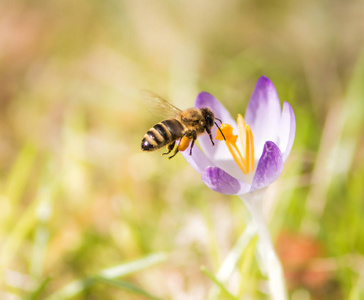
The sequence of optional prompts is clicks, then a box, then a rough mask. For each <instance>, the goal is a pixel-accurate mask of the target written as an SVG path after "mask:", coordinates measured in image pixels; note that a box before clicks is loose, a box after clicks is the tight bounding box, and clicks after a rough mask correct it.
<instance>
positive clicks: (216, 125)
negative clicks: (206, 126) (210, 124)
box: [215, 118, 222, 127]
mask: <svg viewBox="0 0 364 300" xmlns="http://www.w3.org/2000/svg"><path fill="white" fill-rule="evenodd" d="M215 120H218V121H219V122H220V124H222V121H221V120H220V119H218V118H215ZM215 124H216V122H215ZM216 126H217V124H216ZM217 127H219V126H217Z"/></svg>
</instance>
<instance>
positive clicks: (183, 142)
mask: <svg viewBox="0 0 364 300" xmlns="http://www.w3.org/2000/svg"><path fill="white" fill-rule="evenodd" d="M190 141H191V140H190V139H189V138H188V137H186V136H184V137H183V138H182V139H181V141H180V143H179V145H178V150H179V151H185V150H186V149H187V147H188V145H189V144H190Z"/></svg>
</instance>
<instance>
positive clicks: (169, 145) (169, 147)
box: [162, 141, 176, 155]
mask: <svg viewBox="0 0 364 300" xmlns="http://www.w3.org/2000/svg"><path fill="white" fill-rule="evenodd" d="M175 145H176V141H173V142H172V143H169V144H168V145H167V151H168V152H165V153H162V155H168V154H169V153H171V151H172V150H173V148H174V146H175Z"/></svg>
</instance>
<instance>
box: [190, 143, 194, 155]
mask: <svg viewBox="0 0 364 300" xmlns="http://www.w3.org/2000/svg"><path fill="white" fill-rule="evenodd" d="M194 145H195V140H192V142H191V148H190V155H192V148H193V146H194Z"/></svg>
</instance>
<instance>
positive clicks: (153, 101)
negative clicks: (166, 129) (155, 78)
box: [142, 91, 181, 118]
mask: <svg viewBox="0 0 364 300" xmlns="http://www.w3.org/2000/svg"><path fill="white" fill-rule="evenodd" d="M142 95H143V100H144V102H145V103H146V105H147V106H148V108H149V110H150V111H151V112H152V113H154V114H155V115H158V116H161V117H165V118H171V117H174V116H175V115H177V114H179V113H180V112H181V110H180V109H179V108H177V107H175V106H174V105H172V104H171V103H169V102H168V101H167V100H165V99H163V98H162V97H160V96H158V95H157V94H154V93H152V92H149V91H142Z"/></svg>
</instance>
